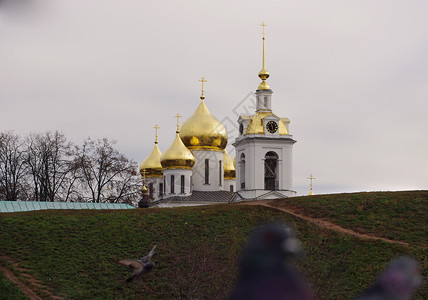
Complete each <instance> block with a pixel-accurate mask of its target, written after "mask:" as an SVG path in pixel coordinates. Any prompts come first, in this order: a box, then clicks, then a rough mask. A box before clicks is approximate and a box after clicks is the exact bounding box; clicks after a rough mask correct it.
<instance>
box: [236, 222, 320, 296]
mask: <svg viewBox="0 0 428 300" xmlns="http://www.w3.org/2000/svg"><path fill="white" fill-rule="evenodd" d="M301 253H302V249H301V246H300V242H299V241H298V240H297V239H296V238H295V236H294V233H293V231H292V230H291V229H290V228H288V227H286V226H284V225H282V224H269V225H265V226H262V227H260V228H258V229H257V230H256V231H255V232H254V233H253V234H252V235H251V236H250V238H249V240H248V244H247V245H246V247H245V248H244V250H243V251H242V253H241V257H240V264H239V275H238V280H237V283H236V286H235V289H234V290H233V291H232V293H231V295H230V297H229V299H230V300H236V299H247V300H250V299H254V300H256V299H293V300H306V299H313V296H312V292H311V291H310V289H309V287H308V286H307V284H306V283H305V281H304V280H303V278H302V277H301V276H300V275H299V273H298V272H297V271H296V270H295V268H294V266H293V264H292V259H293V258H294V257H296V256H298V255H300V254H301Z"/></svg>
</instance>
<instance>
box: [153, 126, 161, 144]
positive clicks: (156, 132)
mask: <svg viewBox="0 0 428 300" xmlns="http://www.w3.org/2000/svg"><path fill="white" fill-rule="evenodd" d="M153 128H154V129H155V144H157V143H158V129H160V127H159V126H158V125H155V127H153Z"/></svg>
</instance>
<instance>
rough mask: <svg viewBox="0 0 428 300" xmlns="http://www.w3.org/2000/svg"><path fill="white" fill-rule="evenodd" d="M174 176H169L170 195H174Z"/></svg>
mask: <svg viewBox="0 0 428 300" xmlns="http://www.w3.org/2000/svg"><path fill="white" fill-rule="evenodd" d="M174 193H175V191H174V175H171V194H174Z"/></svg>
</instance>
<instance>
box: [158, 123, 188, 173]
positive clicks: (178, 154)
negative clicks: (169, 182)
mask: <svg viewBox="0 0 428 300" xmlns="http://www.w3.org/2000/svg"><path fill="white" fill-rule="evenodd" d="M176 133H177V134H176V136H175V140H174V142H172V145H171V146H170V147H169V148H168V150H166V151H165V152H164V153H163V154H162V156H161V158H160V162H161V164H162V168H164V169H189V170H191V169H192V167H193V165H194V164H195V158H194V157H193V154H192V152H190V151H189V149H187V148H186V146H185V145H184V144H183V142H182V141H181V139H180V135H179V130H177V131H176Z"/></svg>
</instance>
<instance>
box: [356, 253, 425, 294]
mask: <svg viewBox="0 0 428 300" xmlns="http://www.w3.org/2000/svg"><path fill="white" fill-rule="evenodd" d="M421 284H422V276H421V273H420V266H419V264H418V262H417V261H416V260H415V259H413V258H411V257H408V256H401V257H398V258H396V259H394V260H392V261H391V262H390V263H389V265H388V267H387V268H386V270H385V271H384V272H383V273H382V274H381V276H380V277H379V279H378V281H377V282H375V283H374V285H373V286H372V287H370V288H369V289H368V290H366V291H365V292H364V293H363V295H362V296H360V297H358V298H357V299H356V300H409V299H410V298H411V295H412V293H413V292H414V291H415V290H416V289H417V288H418V287H419V286H420V285H421Z"/></svg>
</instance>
